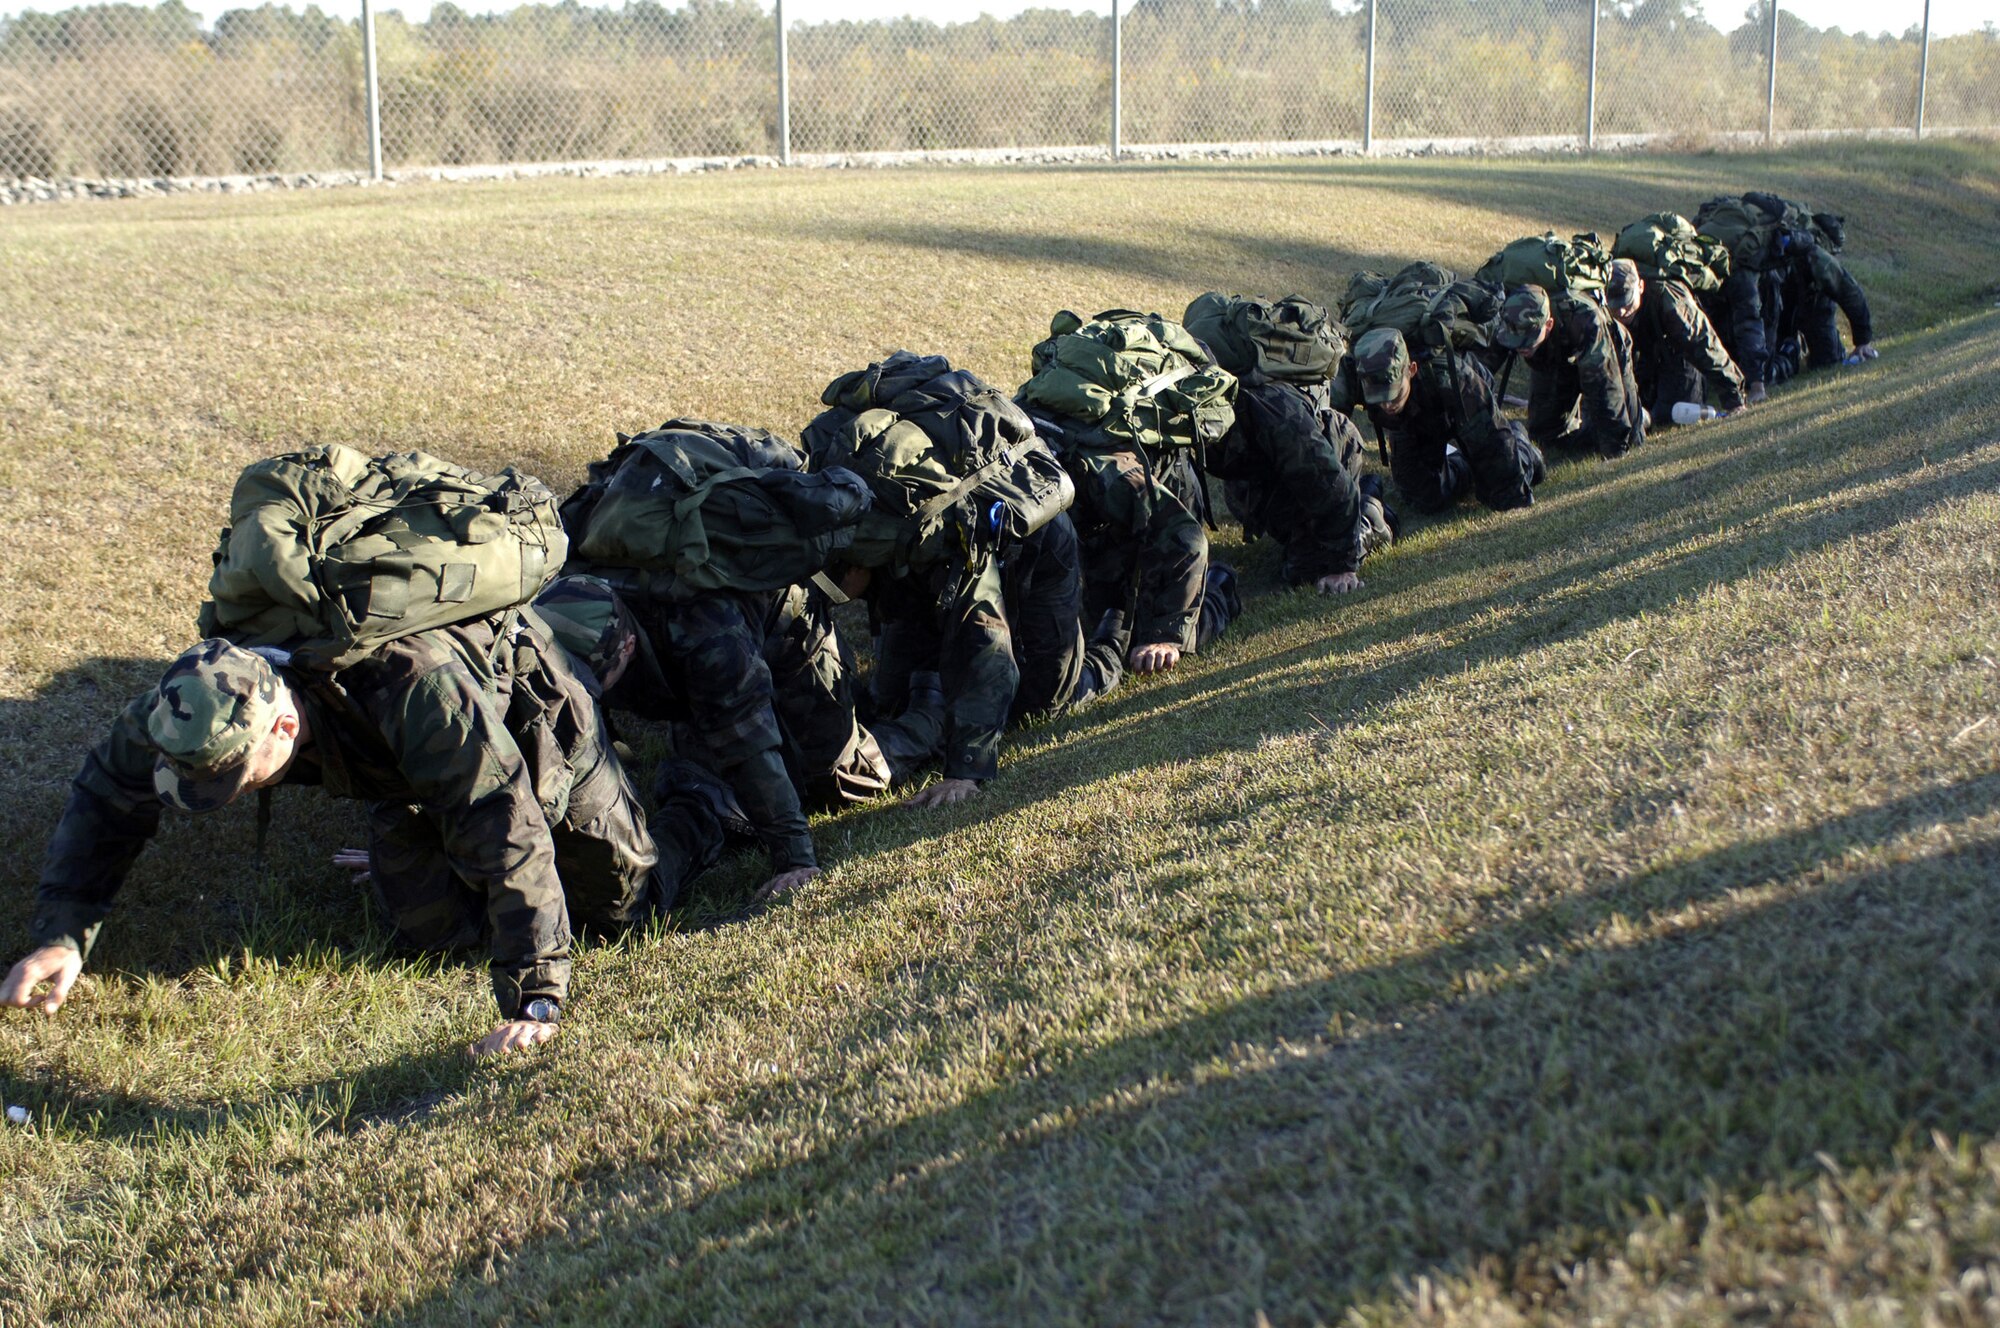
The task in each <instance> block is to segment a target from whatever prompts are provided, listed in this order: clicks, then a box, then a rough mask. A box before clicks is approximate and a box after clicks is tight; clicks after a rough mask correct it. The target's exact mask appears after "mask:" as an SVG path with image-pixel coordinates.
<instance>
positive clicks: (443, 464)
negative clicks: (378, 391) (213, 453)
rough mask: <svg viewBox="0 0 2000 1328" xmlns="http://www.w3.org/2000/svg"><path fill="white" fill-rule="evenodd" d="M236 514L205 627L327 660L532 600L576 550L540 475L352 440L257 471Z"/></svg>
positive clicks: (253, 468)
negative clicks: (492, 470) (367, 447)
mask: <svg viewBox="0 0 2000 1328" xmlns="http://www.w3.org/2000/svg"><path fill="white" fill-rule="evenodd" d="M229 522H230V524H229V528H228V529H226V530H224V531H223V532H222V539H221V542H220V543H219V544H217V546H216V549H215V570H214V572H213V573H212V574H211V575H210V577H209V582H208V593H209V599H208V600H207V602H205V603H204V604H203V605H202V606H201V612H200V618H199V625H200V630H201V634H202V635H203V636H204V637H210V636H222V637H227V638H229V640H231V641H232V642H234V643H236V644H237V645H241V646H276V647H283V648H285V649H287V650H289V651H290V652H291V657H292V661H293V662H294V663H296V664H299V665H301V666H303V667H306V668H313V669H322V670H331V669H340V668H345V667H346V666H348V665H349V664H352V663H355V662H356V661H358V660H360V659H362V658H364V657H366V656H367V655H369V654H370V653H372V652H373V651H374V650H375V649H376V648H377V647H379V646H382V645H386V644H387V643H389V642H391V641H395V640H398V639H400V638H402V637H405V636H410V635H413V634H415V633H417V632H421V631H426V630H429V629H431V628H435V627H449V626H451V625H453V624H455V623H462V622H467V621H470V620H472V619H474V618H484V617H488V616H490V615H493V614H496V613H502V612H505V611H506V610H508V609H511V608H514V607H516V606H518V605H521V604H525V603H527V602H528V601H530V600H532V599H533V598H534V597H535V594H536V592H538V591H540V590H541V588H542V587H543V586H544V585H546V584H547V583H548V582H549V581H550V580H551V579H552V578H553V577H554V576H555V575H556V573H557V572H558V571H559V570H560V569H561V568H562V564H563V559H564V557H565V555H566V554H567V551H568V548H569V544H568V541H567V540H566V539H565V538H564V535H563V526H562V522H561V520H560V519H559V518H558V516H557V513H556V502H555V495H553V494H552V493H550V492H549V491H548V489H547V488H546V487H544V486H543V484H542V482H541V481H540V480H538V479H535V478H534V477H533V476H531V475H523V474H521V473H520V472H518V471H516V470H515V469H514V468H513V467H511V466H510V467H508V468H507V469H505V470H502V471H501V472H500V473H499V474H497V475H482V474H480V473H478V472H477V471H471V470H466V469H465V468H463V467H461V466H455V465H453V464H451V463H450V462H448V461H443V460H440V459H439V458H437V457H434V456H431V455H429V454H428V453H425V452H393V453H390V454H388V455H386V456H380V457H370V456H368V455H366V454H365V453H362V452H359V451H357V450H355V449H354V448H351V447H346V446H343V445H341V444H339V443H329V444H326V445H325V446H320V447H310V448H307V449H306V450H304V451H302V452H289V453H286V454H285V455H283V456H276V457H271V458H270V459H268V460H265V461H259V462H255V463H254V464H252V465H250V466H248V467H246V468H245V469H244V471H243V473H242V474H241V475H240V476H238V477H237V480H236V488H235V491H234V493H232V494H231V495H230V500H229Z"/></svg>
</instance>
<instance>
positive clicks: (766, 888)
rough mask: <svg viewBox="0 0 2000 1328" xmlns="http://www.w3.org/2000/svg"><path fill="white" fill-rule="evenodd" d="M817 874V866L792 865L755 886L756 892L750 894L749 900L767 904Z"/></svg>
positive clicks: (754, 902)
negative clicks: (787, 869) (788, 869)
mask: <svg viewBox="0 0 2000 1328" xmlns="http://www.w3.org/2000/svg"><path fill="white" fill-rule="evenodd" d="M817 875H819V868H817V867H794V868H792V869H791V870H790V871H782V872H779V873H778V874H777V875H776V876H773V877H772V878H771V879H770V880H768V881H766V882H764V883H763V884H762V885H760V886H758V887H757V893H756V894H754V895H752V896H750V902H751V903H753V904H768V903H770V902H771V901H772V900H773V899H776V898H778V897H779V896H781V895H788V894H790V893H791V892H792V891H794V890H796V889H798V888H799V887H800V886H802V885H804V884H805V883H806V882H807V881H810V880H811V879H812V878H813V877H815V876H817Z"/></svg>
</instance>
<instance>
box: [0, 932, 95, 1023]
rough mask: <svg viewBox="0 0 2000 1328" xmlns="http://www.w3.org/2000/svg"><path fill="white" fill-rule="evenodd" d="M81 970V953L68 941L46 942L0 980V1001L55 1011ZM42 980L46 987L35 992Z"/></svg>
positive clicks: (0, 1003) (45, 1011)
mask: <svg viewBox="0 0 2000 1328" xmlns="http://www.w3.org/2000/svg"><path fill="white" fill-rule="evenodd" d="M82 972H83V956H82V955H80V954H78V953H77V952H76V951H74V950H72V949H70V948H69V947H68V946H67V945H45V946H43V947H42V948H41V949H39V950H36V951H34V952H33V953H32V954H30V955H29V956H28V957H27V958H26V959H23V960H22V961H21V962H20V963H18V964H16V965H14V967H13V968H12V969H11V970H9V972H8V974H7V981H6V982H5V983H4V984H0V1005H11V1006H14V1007H15V1008H16V1009H21V1010H34V1009H39V1010H41V1012H42V1013H43V1014H54V1013H55V1012H56V1011H57V1010H60V1009H62V1006H63V1002H64V1001H66V1000H68V999H69V992H70V988H71V987H74V986H75V985H76V980H77V977H78V976H79V975H80V974H81V973H82ZM44 982H46V983H48V984H49V989H48V990H47V991H45V992H42V993H41V994H40V995H37V994H36V993H35V988H37V987H39V986H41V985H42V984H43V983H44Z"/></svg>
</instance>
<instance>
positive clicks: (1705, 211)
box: [1694, 194, 1784, 272]
mask: <svg viewBox="0 0 2000 1328" xmlns="http://www.w3.org/2000/svg"><path fill="white" fill-rule="evenodd" d="M1783 226H1784V214H1783V209H1782V205H1781V207H1780V209H1779V210H1778V211H1777V212H1776V213H1772V212H1767V211H1765V210H1764V209H1763V208H1761V207H1758V206H1757V205H1756V204H1754V203H1751V202H1749V201H1747V200H1746V199H1744V198H1739V197H1737V196H1736V195H1734V194H1724V195H1723V196H1721V197H1720V198H1711V199H1709V200H1708V201H1707V202H1706V203H1703V204H1702V205H1701V207H1700V208H1699V209H1697V210H1696V212H1695V214H1694V227H1695V230H1697V231H1699V232H1700V233H1701V234H1703V235H1705V236H1707V237H1708V238H1709V239H1711V240H1713V241H1715V242H1716V243H1717V244H1719V245H1721V246H1722V250H1723V252H1724V253H1726V254H1728V255H1729V262H1730V265H1731V267H1732V269H1733V270H1735V271H1739V272H1764V271H1768V270H1769V269H1770V268H1771V266H1772V265H1773V264H1774V263H1775V262H1776V261H1777V258H1778V251H1777V245H1776V244H1775V240H1776V238H1777V234H1778V232H1779V231H1780V230H1781V229H1783Z"/></svg>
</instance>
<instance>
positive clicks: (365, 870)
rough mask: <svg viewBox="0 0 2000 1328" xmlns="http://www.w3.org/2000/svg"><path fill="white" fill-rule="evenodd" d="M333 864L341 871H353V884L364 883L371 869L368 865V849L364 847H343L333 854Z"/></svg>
mask: <svg viewBox="0 0 2000 1328" xmlns="http://www.w3.org/2000/svg"><path fill="white" fill-rule="evenodd" d="M333 865H334V866H336V867H338V868H340V869H341V870H342V871H349V872H353V873H354V884H355V885H366V884H367V883H368V877H369V875H370V874H371V871H372V869H371V868H370V867H369V865H368V850H367V849H365V848H344V849H341V850H340V851H339V852H338V853H335V854H334V855H333Z"/></svg>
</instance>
